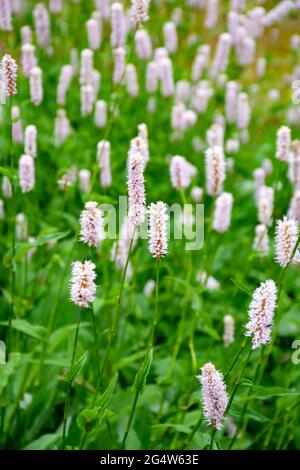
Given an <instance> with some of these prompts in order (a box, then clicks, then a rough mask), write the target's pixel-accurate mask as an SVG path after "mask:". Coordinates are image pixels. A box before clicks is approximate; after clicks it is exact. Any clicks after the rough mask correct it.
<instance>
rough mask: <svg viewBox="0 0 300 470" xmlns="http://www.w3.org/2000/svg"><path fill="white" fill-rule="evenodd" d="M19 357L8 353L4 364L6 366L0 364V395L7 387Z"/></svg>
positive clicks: (19, 355)
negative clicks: (7, 358)
mask: <svg viewBox="0 0 300 470" xmlns="http://www.w3.org/2000/svg"><path fill="white" fill-rule="evenodd" d="M21 357H22V355H21V354H19V353H10V355H9V360H8V362H6V364H0V395H1V393H2V391H3V390H4V388H5V387H6V386H7V384H8V381H9V377H10V376H11V375H12V373H13V372H14V370H15V368H16V366H17V365H18V363H19V362H20V360H21Z"/></svg>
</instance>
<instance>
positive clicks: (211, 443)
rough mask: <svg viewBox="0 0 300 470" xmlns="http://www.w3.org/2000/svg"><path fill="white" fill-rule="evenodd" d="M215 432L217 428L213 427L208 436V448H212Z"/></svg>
mask: <svg viewBox="0 0 300 470" xmlns="http://www.w3.org/2000/svg"><path fill="white" fill-rule="evenodd" d="M216 432H217V430H216V428H214V429H213V430H212V433H211V436H210V444H209V450H212V448H213V444H214V437H215V435H216Z"/></svg>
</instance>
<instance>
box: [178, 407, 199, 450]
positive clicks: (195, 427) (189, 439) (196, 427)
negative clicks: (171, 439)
mask: <svg viewBox="0 0 300 470" xmlns="http://www.w3.org/2000/svg"><path fill="white" fill-rule="evenodd" d="M202 421H203V415H202V413H201V415H200V418H199V420H198V421H197V423H196V425H195V426H194V428H193V430H192V431H191V433H190V434H189V435H188V437H187V438H186V441H185V443H184V446H183V448H182V450H184V449H185V448H186V447H187V446H188V444H189V443H190V442H192V440H193V437H194V435H195V434H196V432H197V431H198V429H199V428H200V426H201V423H202Z"/></svg>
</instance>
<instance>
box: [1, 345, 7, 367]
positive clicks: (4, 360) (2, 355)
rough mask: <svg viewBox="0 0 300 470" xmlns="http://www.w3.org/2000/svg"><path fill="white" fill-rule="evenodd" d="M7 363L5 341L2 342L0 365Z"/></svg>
mask: <svg viewBox="0 0 300 470" xmlns="http://www.w3.org/2000/svg"><path fill="white" fill-rule="evenodd" d="M5 363H6V346H5V343H4V341H1V340H0V365H1V364H5Z"/></svg>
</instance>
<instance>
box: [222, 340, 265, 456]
mask: <svg viewBox="0 0 300 470" xmlns="http://www.w3.org/2000/svg"><path fill="white" fill-rule="evenodd" d="M250 352H252V349H251V350H250ZM262 357H263V349H262V351H261V355H260V360H259V361H258V364H257V367H256V371H255V374H254V379H253V385H255V384H256V381H257V377H258V374H259V370H260V367H261V363H262ZM250 393H251V387H249V389H248V392H247V395H246V397H247V398H248V397H249V395H250ZM248 405H249V401H247V402H246V403H245V405H244V407H243V409H242V413H241V416H240V419H239V423H238V426H237V428H236V431H235V433H234V436H233V437H232V439H231V441H230V444H229V447H228V450H231V449H232V447H233V445H234V443H235V441H236V439H237V437H238V435H239V432H240V430H241V428H242V425H243V420H244V416H245V414H246V411H247V409H248ZM228 411H229V410H228ZM245 424H246V426H247V423H245Z"/></svg>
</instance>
